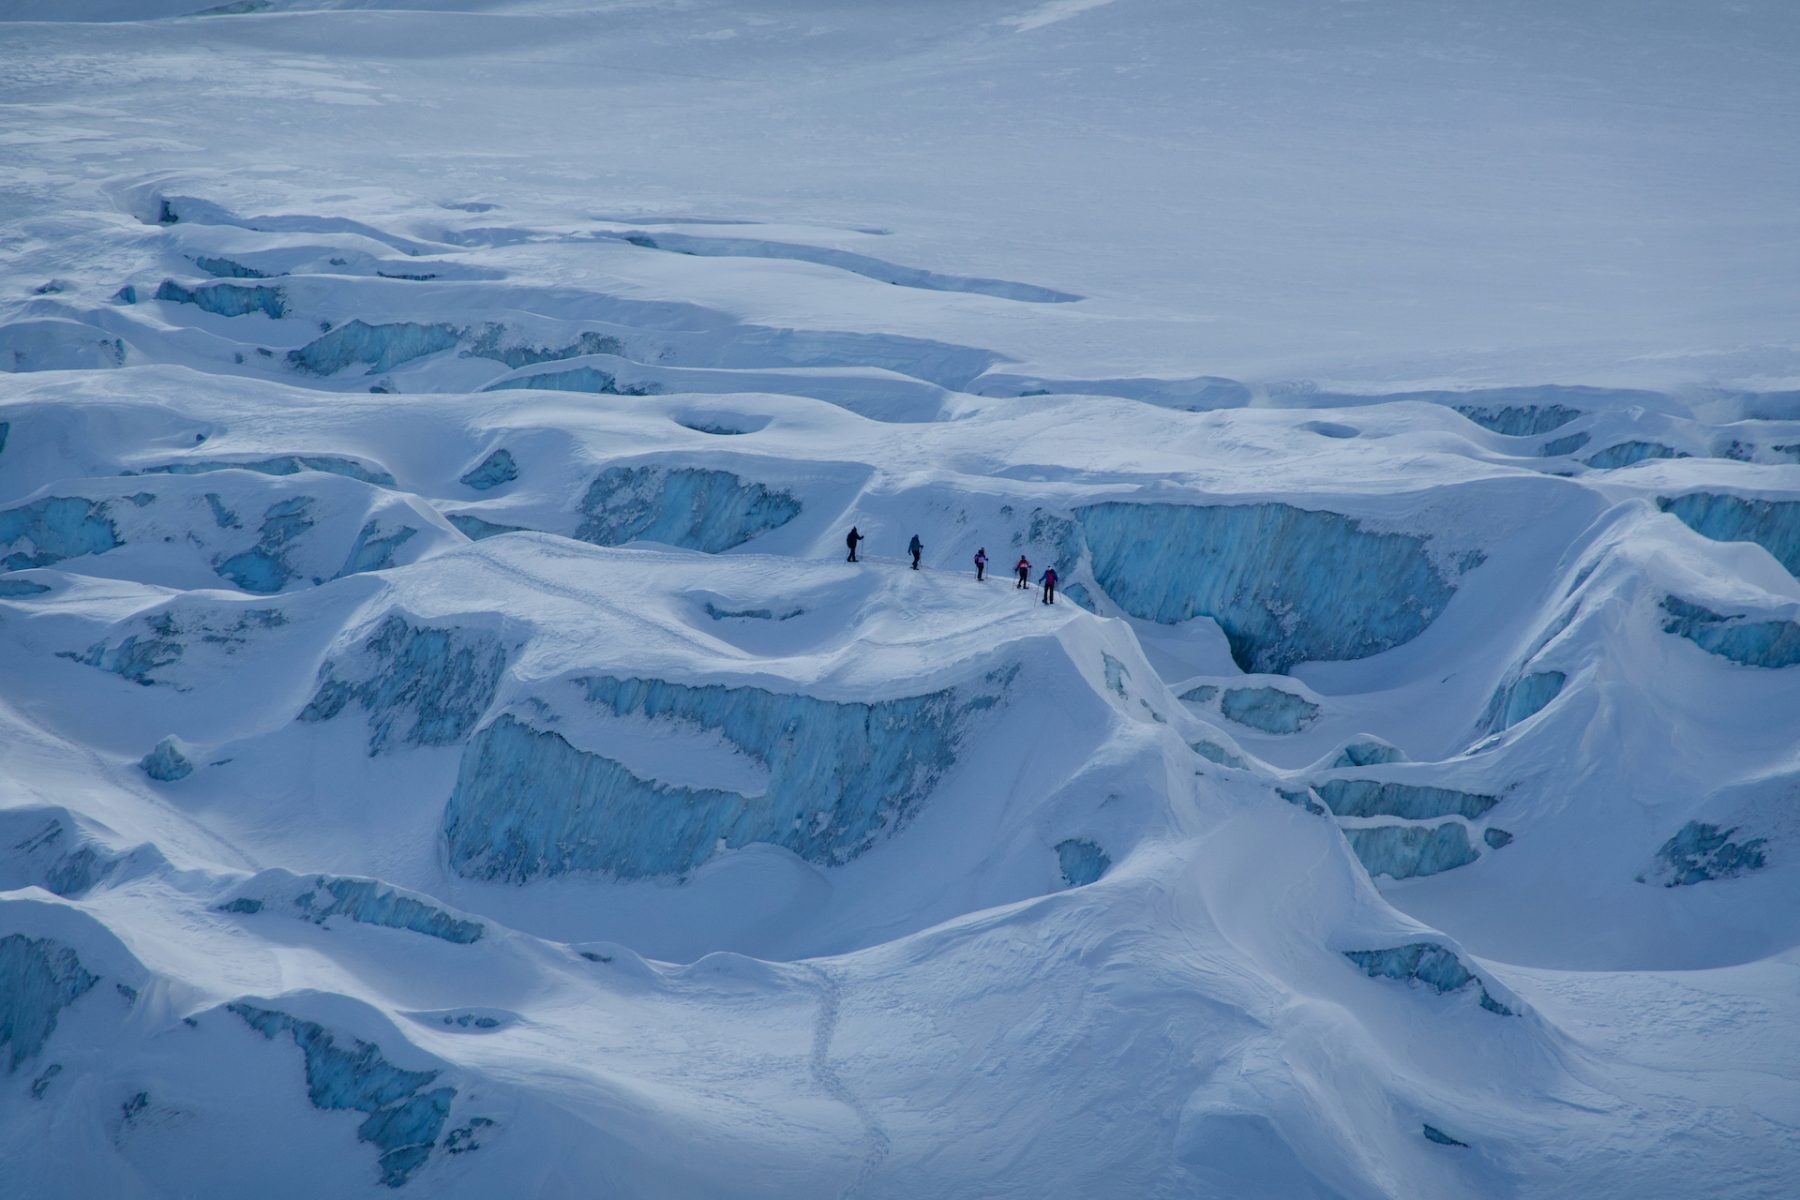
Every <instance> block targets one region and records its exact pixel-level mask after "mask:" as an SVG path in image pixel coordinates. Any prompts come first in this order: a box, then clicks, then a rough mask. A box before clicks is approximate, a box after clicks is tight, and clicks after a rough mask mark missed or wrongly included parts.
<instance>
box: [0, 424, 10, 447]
mask: <svg viewBox="0 0 1800 1200" xmlns="http://www.w3.org/2000/svg"><path fill="white" fill-rule="evenodd" d="M11 432H12V422H11V421H0V454H5V453H6V435H7V434H9V433H11Z"/></svg>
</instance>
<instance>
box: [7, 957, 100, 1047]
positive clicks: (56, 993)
mask: <svg viewBox="0 0 1800 1200" xmlns="http://www.w3.org/2000/svg"><path fill="white" fill-rule="evenodd" d="M98 982H100V979H99V976H97V975H95V974H93V973H92V972H91V971H88V970H87V969H85V968H84V967H83V966H82V965H81V959H80V958H78V957H77V956H76V954H75V951H74V950H73V949H72V948H70V947H68V946H65V945H63V944H62V943H61V942H57V941H53V940H52V939H50V938H29V937H26V936H24V935H23V934H18V933H11V934H7V935H6V936H5V937H0V1049H4V1050H6V1051H7V1053H8V1062H7V1072H8V1074H10V1073H12V1072H14V1071H17V1070H18V1069H19V1064H21V1063H23V1062H24V1061H25V1060H26V1059H28V1058H32V1057H34V1056H35V1055H36V1054H37V1053H38V1052H39V1051H40V1050H42V1049H43V1048H44V1043H45V1042H47V1041H49V1040H50V1035H51V1034H53V1033H55V1032H56V1021H57V1017H58V1015H59V1014H61V1012H62V1010H63V1009H65V1008H67V1007H68V1006H69V1005H71V1004H73V1003H75V1001H77V1000H79V999H81V997H83V996H85V995H86V994H87V993H88V991H89V990H90V989H92V988H93V986H94V985H95V984H96V983H98Z"/></svg>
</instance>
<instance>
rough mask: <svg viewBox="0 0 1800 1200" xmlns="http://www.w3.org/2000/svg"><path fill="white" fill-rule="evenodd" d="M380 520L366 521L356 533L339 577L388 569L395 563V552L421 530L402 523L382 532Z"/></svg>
mask: <svg viewBox="0 0 1800 1200" xmlns="http://www.w3.org/2000/svg"><path fill="white" fill-rule="evenodd" d="M380 527H381V523H380V522H379V521H369V522H366V523H365V524H364V525H363V527H362V529H361V530H360V531H358V533H357V535H356V541H355V542H353V543H352V544H351V546H350V553H349V555H348V556H347V557H346V558H345V559H344V565H343V568H342V569H341V570H339V571H338V573H337V578H339V579H342V578H343V577H344V576H346V575H357V574H360V573H361V572H364V571H386V570H388V569H389V568H391V567H392V566H393V565H394V552H395V551H396V550H398V549H399V548H400V547H401V546H404V545H405V544H406V543H407V542H408V541H409V540H411V538H412V537H413V535H415V534H417V533H418V532H419V531H418V530H417V529H414V528H413V527H412V526H411V525H402V526H400V527H399V528H398V529H395V530H393V531H392V532H390V533H380V532H379V530H380Z"/></svg>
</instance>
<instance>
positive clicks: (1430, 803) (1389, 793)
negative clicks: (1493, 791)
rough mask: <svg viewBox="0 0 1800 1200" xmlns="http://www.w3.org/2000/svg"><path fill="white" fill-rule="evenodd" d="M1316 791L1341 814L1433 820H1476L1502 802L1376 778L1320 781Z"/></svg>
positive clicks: (1468, 793) (1485, 797)
mask: <svg viewBox="0 0 1800 1200" xmlns="http://www.w3.org/2000/svg"><path fill="white" fill-rule="evenodd" d="M1315 790H1317V792H1318V793H1319V798H1320V799H1321V800H1323V801H1325V806H1326V807H1327V808H1329V809H1330V810H1331V811H1332V812H1334V813H1336V814H1337V815H1338V816H1340V817H1399V818H1401V819H1402V820H1407V821H1430V820H1434V819H1436V818H1438V817H1449V816H1458V817H1467V818H1469V819H1470V820H1473V819H1475V818H1476V817H1480V816H1482V815H1484V814H1485V813H1486V812H1487V811H1488V810H1489V809H1490V808H1492V807H1494V805H1496V804H1498V803H1499V799H1498V798H1497V797H1494V796H1482V795H1478V794H1476V793H1474V792H1458V791H1453V790H1451V789H1450V788H1439V787H1424V786H1421V785H1418V784H1411V783H1388V782H1382V781H1378V780H1374V779H1333V780H1329V781H1327V782H1325V783H1321V784H1319V785H1318V786H1317V788H1316V789H1315Z"/></svg>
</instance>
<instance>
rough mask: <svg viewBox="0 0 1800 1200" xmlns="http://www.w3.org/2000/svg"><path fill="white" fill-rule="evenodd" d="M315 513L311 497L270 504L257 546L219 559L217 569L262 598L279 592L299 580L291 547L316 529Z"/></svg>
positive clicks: (258, 530)
mask: <svg viewBox="0 0 1800 1200" xmlns="http://www.w3.org/2000/svg"><path fill="white" fill-rule="evenodd" d="M312 511H313V501H312V497H310V496H291V497H289V498H288V499H286V500H278V501H276V502H275V503H274V504H271V505H269V507H268V508H267V509H266V510H264V512H263V516H262V524H261V526H260V527H259V528H258V529H257V537H256V544H255V545H254V546H252V547H250V548H249V549H248V550H243V551H239V552H238V553H236V554H232V555H229V556H226V557H222V558H219V559H215V560H214V562H213V570H215V571H217V572H218V573H219V574H220V575H222V576H223V577H225V578H226V579H229V580H231V582H233V583H235V584H237V585H238V587H240V588H242V589H243V590H244V591H246V592H252V593H255V594H256V595H259V596H267V595H271V594H273V593H275V592H279V591H280V590H281V589H282V588H284V587H286V586H287V585H288V584H289V583H290V582H291V581H292V580H293V579H294V578H295V575H296V572H295V569H294V566H293V565H292V564H291V563H290V562H289V561H288V547H289V545H290V544H291V543H292V542H293V541H294V540H295V539H296V538H298V537H299V536H300V535H301V534H303V533H305V532H306V531H307V530H309V529H311V528H312V527H313V524H314V521H313V516H312Z"/></svg>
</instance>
